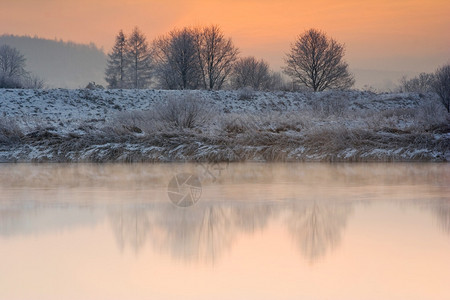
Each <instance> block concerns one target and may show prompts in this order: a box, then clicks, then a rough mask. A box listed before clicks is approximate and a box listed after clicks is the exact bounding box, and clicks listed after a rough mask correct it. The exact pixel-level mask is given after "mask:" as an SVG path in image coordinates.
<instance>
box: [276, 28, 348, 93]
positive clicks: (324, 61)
mask: <svg viewBox="0 0 450 300" xmlns="http://www.w3.org/2000/svg"><path fill="white" fill-rule="evenodd" d="M344 53H345V50H344V45H343V44H340V43H338V42H337V41H335V40H334V39H332V38H329V37H327V36H326V35H325V33H323V32H321V31H319V30H316V29H310V30H308V31H306V32H305V33H303V34H302V35H300V36H299V37H298V39H297V41H296V42H295V43H294V44H293V45H291V49H290V52H289V53H288V54H287V56H286V67H285V69H284V72H285V73H286V74H287V75H289V76H290V77H292V79H293V80H294V82H295V83H297V84H300V85H303V86H306V87H308V88H311V89H312V90H313V91H315V92H316V91H323V90H326V89H347V88H350V87H352V86H353V85H354V83H355V80H354V79H353V76H352V74H351V73H350V72H349V71H348V64H347V63H346V62H345V61H344V60H343V57H344Z"/></svg>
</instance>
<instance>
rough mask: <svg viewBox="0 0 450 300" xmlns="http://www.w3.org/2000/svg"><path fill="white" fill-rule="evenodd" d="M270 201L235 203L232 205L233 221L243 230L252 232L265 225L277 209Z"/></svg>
mask: <svg viewBox="0 0 450 300" xmlns="http://www.w3.org/2000/svg"><path fill="white" fill-rule="evenodd" d="M277 208H279V207H278V206H276V205H274V204H270V203H251V204H241V203H239V204H236V205H235V206H234V207H233V221H234V224H235V226H236V227H237V228H239V229H240V230H241V231H243V232H249V233H253V232H255V231H257V230H262V229H264V228H265V227H266V226H267V223H268V222H269V220H270V219H271V218H273V217H275V214H276V213H277V212H278V211H279V209H277Z"/></svg>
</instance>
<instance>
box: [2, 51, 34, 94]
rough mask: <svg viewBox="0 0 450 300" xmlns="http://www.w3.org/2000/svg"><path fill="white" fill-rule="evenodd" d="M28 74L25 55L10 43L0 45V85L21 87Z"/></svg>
mask: <svg viewBox="0 0 450 300" xmlns="http://www.w3.org/2000/svg"><path fill="white" fill-rule="evenodd" d="M26 76H28V72H27V71H26V70H25V57H24V56H23V54H22V53H20V52H19V50H17V49H16V48H13V47H10V46H8V45H3V46H1V47H0V87H8V88H20V87H22V80H23V79H24V78H25V77H26Z"/></svg>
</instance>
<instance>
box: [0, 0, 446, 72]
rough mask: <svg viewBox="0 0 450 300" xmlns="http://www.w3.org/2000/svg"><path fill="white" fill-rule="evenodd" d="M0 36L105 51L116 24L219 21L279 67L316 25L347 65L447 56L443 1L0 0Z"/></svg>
mask: <svg viewBox="0 0 450 300" xmlns="http://www.w3.org/2000/svg"><path fill="white" fill-rule="evenodd" d="M0 7H1V9H0V34H4V33H6V34H16V35H31V36H35V35H36V36H39V37H43V38H50V39H54V38H56V39H58V40H59V39H62V40H65V41H74V42H81V43H90V42H93V43H95V44H96V45H97V46H99V47H103V49H104V50H105V52H108V51H109V50H110V48H111V47H112V45H113V43H114V38H115V35H116V34H117V32H118V31H119V30H120V29H123V30H124V31H125V32H130V31H131V30H132V29H133V27H135V26H138V27H139V28H140V29H141V30H142V31H143V32H144V33H145V34H146V36H147V38H148V40H149V41H151V40H153V39H154V38H156V37H157V36H159V35H161V34H164V33H166V32H168V31H170V30H171V29H173V28H175V27H178V28H179V27H183V26H192V25H211V24H217V25H220V26H221V28H222V30H223V31H224V33H225V34H226V35H227V36H229V37H232V39H233V42H234V43H235V45H236V46H238V47H239V48H240V50H241V55H243V56H247V55H254V56H256V57H257V58H263V59H265V60H267V61H268V62H269V63H270V64H271V66H272V68H274V69H277V68H280V67H281V66H282V65H283V61H284V55H285V53H286V52H287V51H288V50H289V46H290V44H291V43H292V42H293V41H294V40H295V39H296V37H297V36H298V35H299V34H301V33H303V32H304V31H305V30H307V29H309V28H317V29H320V30H323V31H324V32H326V33H327V34H328V35H329V36H331V37H333V38H334V39H336V40H337V41H339V42H341V43H344V44H345V45H346V60H347V62H348V63H349V65H350V68H352V69H375V70H385V71H386V70H387V71H414V72H420V71H426V72H430V71H433V70H434V69H435V68H436V67H438V66H439V65H442V64H444V63H447V62H450V33H449V31H450V17H449V16H450V1H449V0H427V1H424V0H341V1H338V0H314V1H311V0H310V1H303V0H297V1H295V0H0Z"/></svg>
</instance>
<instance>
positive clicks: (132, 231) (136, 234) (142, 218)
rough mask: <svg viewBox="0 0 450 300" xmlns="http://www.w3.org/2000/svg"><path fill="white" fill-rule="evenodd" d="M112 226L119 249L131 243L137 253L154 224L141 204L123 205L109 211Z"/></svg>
mask: <svg viewBox="0 0 450 300" xmlns="http://www.w3.org/2000/svg"><path fill="white" fill-rule="evenodd" d="M109 217H110V221H111V226H112V228H113V231H114V233H115V236H116V241H117V244H118V246H119V249H120V250H121V251H123V250H124V249H125V247H126V245H129V246H130V247H131V248H132V249H134V251H135V252H136V253H137V252H138V251H139V250H140V249H141V248H142V247H143V246H144V245H145V242H146V239H147V238H148V234H149V231H150V230H151V228H152V225H151V223H150V220H149V216H148V214H147V212H146V210H145V209H144V208H141V207H139V206H133V207H127V208H123V207H121V208H120V209H118V210H111V211H110V212H109Z"/></svg>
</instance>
